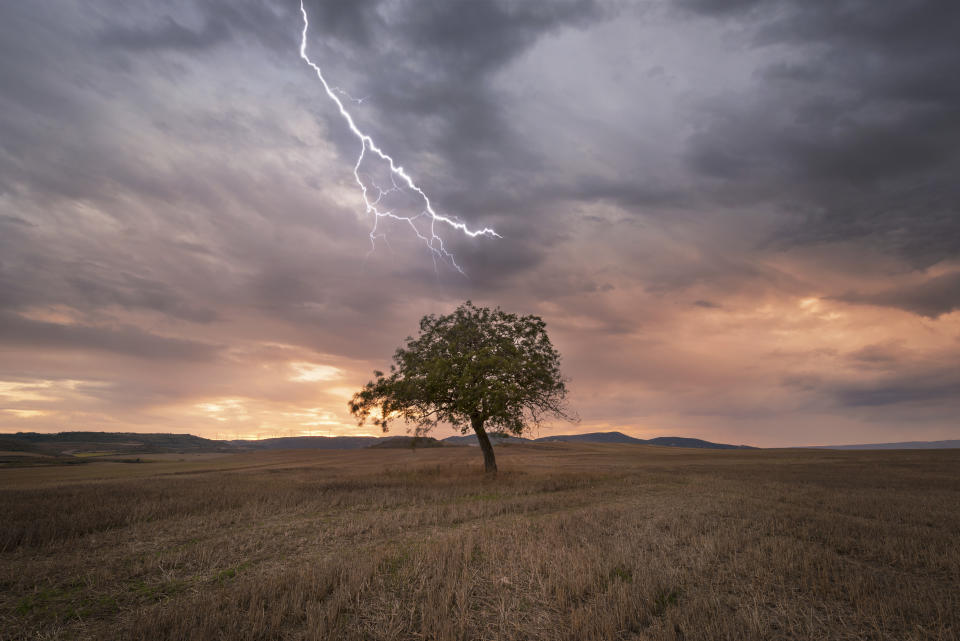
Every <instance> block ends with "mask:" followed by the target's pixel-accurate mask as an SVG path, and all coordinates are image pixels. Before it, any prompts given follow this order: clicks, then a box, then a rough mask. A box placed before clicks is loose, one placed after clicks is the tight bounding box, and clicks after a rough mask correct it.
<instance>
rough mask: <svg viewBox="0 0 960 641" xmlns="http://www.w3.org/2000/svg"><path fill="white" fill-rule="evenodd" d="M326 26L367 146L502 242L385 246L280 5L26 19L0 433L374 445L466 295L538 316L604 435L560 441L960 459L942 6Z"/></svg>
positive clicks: (959, 252) (453, 5) (958, 208)
mask: <svg viewBox="0 0 960 641" xmlns="http://www.w3.org/2000/svg"><path fill="white" fill-rule="evenodd" d="M306 8H307V11H308V12H309V15H310V17H311V29H310V32H309V34H308V45H309V47H310V51H311V56H312V57H313V58H314V59H315V60H316V61H317V62H318V63H319V64H321V65H322V66H323V69H324V73H325V74H326V76H327V77H328V78H329V79H330V80H331V84H333V85H335V86H336V87H337V88H338V91H342V92H343V95H344V96H350V97H352V98H355V99H356V100H349V99H347V98H345V100H347V102H348V106H349V108H350V109H351V110H352V112H353V113H354V115H355V116H356V118H357V121H358V123H360V124H361V126H362V128H363V129H364V130H365V131H368V132H370V133H371V134H372V135H373V136H374V137H375V138H376V139H377V140H378V142H379V143H380V144H381V145H382V146H383V148H384V149H386V150H388V151H389V152H390V153H392V154H394V155H395V156H396V157H397V159H398V161H399V162H401V163H402V164H403V166H404V167H405V168H406V169H407V170H408V171H409V172H410V173H411V174H412V175H414V176H415V177H416V178H417V181H418V182H419V183H420V184H421V185H422V186H423V187H424V189H425V190H426V191H427V192H428V193H430V194H431V197H432V199H433V201H434V203H435V205H436V207H437V208H438V210H440V211H441V212H443V213H445V214H448V215H450V216H453V217H456V218H459V219H461V220H463V221H465V222H467V223H468V224H469V225H470V226H471V227H483V226H491V227H494V228H496V229H497V231H498V232H499V233H500V234H501V235H502V236H503V237H502V238H500V239H491V238H477V239H470V238H465V237H463V236H460V235H458V234H456V233H455V232H453V231H452V230H442V233H443V234H444V240H445V243H446V246H447V247H448V248H449V249H450V251H451V252H453V253H454V254H455V255H456V257H457V261H458V263H459V264H460V265H461V266H462V267H463V268H464V271H465V272H466V276H462V275H460V274H459V273H457V272H456V271H455V270H453V269H451V268H449V266H448V265H445V264H443V263H442V262H441V263H440V264H439V266H438V267H437V268H436V269H435V267H434V262H433V260H432V257H431V255H430V253H429V252H428V251H427V250H426V249H425V248H424V247H423V245H422V244H421V243H420V241H419V240H418V239H416V238H415V237H413V236H412V235H411V234H410V230H409V228H408V227H406V226H404V225H402V224H394V225H385V226H384V228H383V229H381V230H380V231H383V232H385V233H386V235H387V240H386V241H384V240H383V239H378V240H377V242H376V243H375V244H374V247H373V248H372V251H371V239H370V237H369V233H370V227H371V224H372V221H371V220H370V219H369V218H368V216H367V214H366V212H365V211H364V209H363V206H362V201H361V200H360V197H359V194H358V192H357V189H356V187H355V184H354V182H353V175H352V169H353V164H354V162H355V161H356V155H357V153H358V152H359V147H358V144H357V140H356V138H355V137H354V136H353V135H352V134H351V133H350V132H349V131H348V130H347V128H346V127H345V125H344V123H343V120H342V119H341V117H340V115H339V114H338V113H337V112H336V110H335V109H333V108H332V105H331V102H330V101H329V100H328V99H327V98H326V96H325V95H324V94H323V91H322V88H321V87H320V86H319V84H318V83H317V80H316V77H315V76H313V75H312V74H311V72H310V69H309V68H308V67H306V65H304V64H303V62H302V61H301V60H300V59H299V57H298V47H299V37H300V29H301V28H302V23H301V17H300V13H299V4H298V3H297V2H295V1H294V2H289V1H286V0H284V1H271V2H253V1H246V0H241V1H236V2H234V1H231V2H226V1H221V0H215V1H211V2H204V3H193V2H186V1H177V2H170V3H160V4H158V3H148V2H123V3H119V2H115V1H113V0H96V1H92V2H82V3H81V2H77V1H72V0H55V1H53V2H43V3H36V2H32V3H23V2H22V3H7V4H6V5H5V6H3V7H2V8H0V350H2V353H3V358H2V359H0V428H2V429H4V430H6V429H9V430H29V429H35V430H44V431H46V430H59V429H71V428H79V427H80V426H81V425H82V426H83V427H85V428H95V427H96V426H97V425H101V426H103V427H104V429H113V428H116V429H120V428H123V429H142V430H161V431H169V430H177V431H192V432H194V433H200V434H205V435H215V434H241V435H244V434H246V435H253V434H260V435H270V436H273V435H286V434H287V433H352V432H351V430H355V427H354V425H353V423H352V421H351V419H350V418H349V417H348V416H347V414H346V404H345V400H346V398H347V397H348V396H349V393H350V390H352V389H354V388H356V387H357V386H359V385H361V384H362V383H363V382H364V381H365V380H366V379H367V377H368V376H369V373H370V371H371V370H373V369H374V368H382V367H383V366H384V365H385V364H386V361H387V360H388V358H389V355H390V354H391V353H392V351H393V349H394V348H395V347H396V345H397V344H398V342H399V341H400V340H401V339H402V338H403V337H404V336H406V335H408V334H410V333H412V332H413V331H415V328H416V322H417V320H418V319H419V318H420V316H422V315H423V314H426V313H442V312H445V311H449V310H450V309H452V308H453V307H454V306H455V305H456V304H457V303H458V302H460V301H463V300H465V299H467V298H471V299H473V300H474V301H475V302H479V303H481V304H489V305H502V306H503V307H505V308H507V309H510V310H515V311H520V312H524V313H527V312H530V313H537V314H540V315H541V316H543V317H544V319H545V320H546V321H547V323H548V327H549V328H550V331H551V334H552V335H553V336H554V339H555V342H556V343H557V344H558V346H559V347H560V349H561V352H562V353H563V354H564V358H565V361H564V362H565V368H566V370H567V374H568V375H569V376H570V378H571V390H572V392H573V395H574V398H573V399H572V402H573V405H574V406H575V408H576V409H577V410H578V413H579V414H580V415H581V417H582V418H583V423H582V424H581V425H579V426H564V425H556V426H552V427H551V428H549V429H555V430H558V431H570V430H573V429H579V430H583V431H591V430H598V429H621V430H623V431H627V432H631V433H635V434H638V435H642V436H643V435H646V436H658V435H667V434H677V435H684V436H700V437H704V438H711V439H713V440H729V441H733V442H738V443H739V442H747V443H754V444H759V445H791V444H813V443H823V442H825V441H827V440H831V439H833V440H842V441H847V442H862V441H867V440H878V441H879V440H883V441H890V440H918V439H924V438H930V439H943V438H957V437H958V434H957V433H956V429H957V426H956V422H955V420H953V419H951V418H949V417H950V416H951V415H953V416H955V415H956V414H955V413H954V411H955V410H956V409H957V407H956V403H957V401H956V400H955V399H956V398H957V395H956V394H955V392H956V389H957V388H956V385H957V381H956V380H955V379H956V377H955V376H953V375H952V370H951V366H950V363H951V362H954V361H955V360H956V359H957V358H960V314H958V311H957V310H958V309H960V276H958V275H960V271H958V270H960V183H958V182H957V180H956V176H957V175H958V174H960V117H958V116H957V114H960V88H958V85H957V83H956V82H954V81H953V77H954V76H955V70H956V69H957V68H960V46H958V45H957V44H956V34H957V33H958V32H960V8H958V7H957V6H955V3H951V2H946V1H935V0H908V1H905V2H898V3H880V4H878V3H871V2H866V1H865V0H843V1H840V2H832V3H821V2H803V1H801V0H730V1H725V2H705V1H701V0H685V1H684V2H679V3H672V2H665V1H664V2H650V3H644V4H642V5H636V4H631V3H622V2H616V1H613V0H563V1H561V2H552V1H549V2H548V1H546V0H544V1H531V2H528V1H524V2H519V1H517V0H462V1H456V2H449V1H430V2H413V1H411V0H362V1H357V2H333V1H327V0H323V1H319V0H311V1H309V2H307V4H306ZM304 363H307V364H312V365H310V366H314V367H316V368H319V369H318V370H317V371H321V370H322V371H328V370H327V369H323V368H333V369H332V370H329V371H334V370H335V371H336V372H337V375H336V377H335V378H333V379H330V380H323V381H315V382H312V383H310V382H305V381H303V380H299V379H298V378H297V375H296V372H297V371H300V370H302V368H303V367H306V366H305V365H303V364H304ZM297 368H300V369H297ZM71 381H72V382H71ZM838 434H842V438H841V437H840V436H838Z"/></svg>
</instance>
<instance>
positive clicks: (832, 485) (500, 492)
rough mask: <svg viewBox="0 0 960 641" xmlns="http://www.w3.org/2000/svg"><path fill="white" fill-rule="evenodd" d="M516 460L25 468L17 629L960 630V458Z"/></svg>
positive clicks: (11, 489) (605, 449)
mask: <svg viewBox="0 0 960 641" xmlns="http://www.w3.org/2000/svg"><path fill="white" fill-rule="evenodd" d="M498 455H499V463H500V467H501V473H500V476H499V478H497V479H496V480H495V481H490V480H487V479H485V478H484V477H483V475H482V473H481V472H480V471H479V470H480V454H479V452H478V451H477V450H476V449H473V448H444V449H431V450H420V451H417V452H410V451H405V450H380V451H371V450H366V451H336V452H334V451H296V452H264V453H256V454H242V455H230V456H220V457H216V458H213V457H211V458H205V457H200V456H194V457H189V458H186V460H182V461H181V460H175V459H172V458H171V457H164V458H163V460H156V461H152V462H143V463H139V464H133V463H126V464H125V463H108V462H92V463H89V464H85V465H80V466H70V467H37V468H16V469H0V515H2V518H0V638H2V639H47V638H49V639H54V638H63V639H75V638H79V639H85V638H90V639H331V638H332V639H551V640H553V639H571V640H574V639H576V640H579V639H891V640H893V639H896V640H905V639H957V638H958V637H960V615H958V612H960V540H958V532H960V511H958V506H960V451H956V450H954V451H920V452H917V451H914V452H825V451H779V452H777V451H774V452H770V451H722V452H718V451H695V450H677V449H666V448H652V447H648V446H622V445H621V446H599V445H593V446H591V445H569V444H551V445H536V446H513V447H505V448H501V449H500V451H499V453H498ZM181 458H183V457H181ZM144 459H145V460H148V459H150V457H149V456H145V457H144Z"/></svg>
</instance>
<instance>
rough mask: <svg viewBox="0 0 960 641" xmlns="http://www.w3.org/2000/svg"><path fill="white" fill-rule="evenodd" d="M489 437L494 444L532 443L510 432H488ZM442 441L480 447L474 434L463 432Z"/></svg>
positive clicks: (448, 443) (449, 443)
mask: <svg viewBox="0 0 960 641" xmlns="http://www.w3.org/2000/svg"><path fill="white" fill-rule="evenodd" d="M487 436H489V437H490V442H491V443H493V444H494V445H504V444H518V443H532V442H533V441H532V440H531V439H529V438H523V437H519V436H512V435H510V434H503V433H500V432H490V433H488V434H487ZM443 442H444V443H446V444H447V445H470V446H475V447H480V443H479V442H478V441H477V435H476V434H464V435H463V436H448V437H447V438H445V439H443Z"/></svg>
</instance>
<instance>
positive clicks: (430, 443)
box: [367, 436, 444, 449]
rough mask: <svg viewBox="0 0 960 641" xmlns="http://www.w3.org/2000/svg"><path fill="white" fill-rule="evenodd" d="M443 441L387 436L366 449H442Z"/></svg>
mask: <svg viewBox="0 0 960 641" xmlns="http://www.w3.org/2000/svg"><path fill="white" fill-rule="evenodd" d="M443 445H444V444H443V441H438V440H437V439H435V438H433V437H431V436H388V437H386V438H382V439H377V442H376V443H373V444H371V445H368V446H367V447H370V448H376V449H402V448H408V449H412V448H418V447H443Z"/></svg>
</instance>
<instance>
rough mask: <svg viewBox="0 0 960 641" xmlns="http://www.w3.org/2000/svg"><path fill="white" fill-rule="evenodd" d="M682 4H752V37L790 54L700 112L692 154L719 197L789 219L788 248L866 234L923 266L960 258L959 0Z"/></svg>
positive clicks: (745, 30)
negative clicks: (743, 89) (770, 208)
mask: <svg viewBox="0 0 960 641" xmlns="http://www.w3.org/2000/svg"><path fill="white" fill-rule="evenodd" d="M685 4H686V7H687V9H692V10H695V11H700V12H702V13H705V14H707V15H714V14H716V13H723V14H725V15H727V14H729V10H730V9H736V8H741V9H742V8H753V9H754V11H752V12H751V13H750V16H751V17H750V18H749V19H747V20H745V22H744V23H742V24H739V25H738V28H740V29H741V30H742V31H741V34H747V42H748V43H749V44H751V45H752V46H754V47H757V48H760V50H764V51H770V50H772V48H773V47H774V46H779V47H788V49H787V50H786V51H788V52H789V53H788V54H786V55H784V54H782V53H780V55H776V56H773V60H774V61H772V62H770V63H768V64H766V65H765V66H763V67H761V68H760V69H758V70H757V72H756V75H755V78H756V82H755V84H754V85H753V87H752V91H751V92H750V93H749V94H746V95H737V96H731V97H730V99H729V100H726V99H724V100H719V101H714V102H713V103H712V104H710V103H707V104H706V105H705V107H704V112H703V113H704V114H708V115H706V116H705V119H704V121H703V124H702V125H701V126H700V127H699V129H698V131H697V133H696V134H695V135H694V136H693V137H692V138H691V140H690V147H689V150H688V158H689V162H690V167H691V168H692V169H693V170H695V171H696V172H698V173H700V174H702V175H703V176H705V177H709V178H711V179H714V180H717V181H719V185H718V186H717V192H716V193H717V195H718V197H722V198H724V199H725V200H726V201H728V202H738V203H741V204H744V205H746V204H751V205H755V204H759V203H771V204H775V205H776V206H778V207H779V208H781V210H783V211H787V212H791V213H792V214H794V215H797V216H798V219H799V221H800V222H799V223H798V224H790V225H788V226H786V227H785V228H784V229H783V230H782V231H781V233H780V235H779V240H780V242H782V243H784V244H787V245H793V244H797V243H824V242H851V241H853V242H859V241H863V242H869V243H871V244H874V245H876V246H878V247H881V248H884V249H887V250H891V251H895V252H897V253H899V254H900V255H902V256H904V257H905V258H906V259H908V260H909V261H910V262H911V264H912V265H914V266H915V267H921V268H922V267H926V266H929V265H932V264H935V263H937V262H939V261H941V260H944V259H946V258H949V257H951V256H955V255H956V254H957V253H958V252H960V215H958V213H960V188H958V186H957V181H956V180H955V176H956V175H957V173H958V171H960V151H958V150H960V145H958V143H960V118H957V113H960V91H958V90H957V85H956V83H953V82H951V81H950V80H949V79H950V78H951V76H952V75H953V73H954V71H953V70H955V69H957V68H958V66H960V47H958V46H957V45H956V33H957V32H958V30H960V7H958V5H957V4H956V3H953V2H949V1H946V0H915V1H911V2H898V3H881V4H877V3H868V2H861V1H859V0H852V1H846V2H836V3H810V2H799V1H797V2H794V1H786V0H782V1H774V0H771V1H768V2H733V3H710V2H703V3H701V2H688V3H685ZM782 51H783V50H781V52H782Z"/></svg>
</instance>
